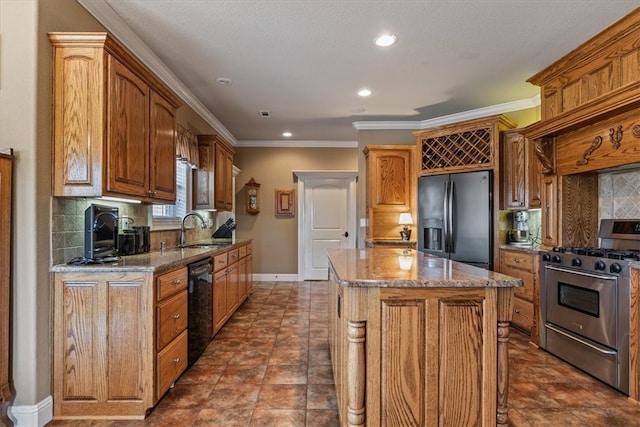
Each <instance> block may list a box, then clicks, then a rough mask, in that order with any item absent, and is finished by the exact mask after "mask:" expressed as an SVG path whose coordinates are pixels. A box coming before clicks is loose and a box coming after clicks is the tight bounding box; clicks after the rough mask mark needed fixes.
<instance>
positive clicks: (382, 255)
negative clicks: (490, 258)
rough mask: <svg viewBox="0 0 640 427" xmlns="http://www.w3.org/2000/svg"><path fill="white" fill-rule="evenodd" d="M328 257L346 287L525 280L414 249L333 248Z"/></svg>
mask: <svg viewBox="0 0 640 427" xmlns="http://www.w3.org/2000/svg"><path fill="white" fill-rule="evenodd" d="M328 255H329V268H331V270H332V271H333V273H334V275H335V277H336V280H337V282H338V283H339V284H340V285H342V286H356V287H416V288H418V287H471V288H473V287H519V286H522V280H521V279H518V278H515V277H511V276H507V275H504V274H500V273H496V272H493V271H488V270H484V269H481V268H478V267H474V266H471V265H468V264H462V263H459V262H456V261H451V260H449V259H446V258H440V257H437V256H434V255H430V254H426V253H423V252H420V251H416V250H413V249H400V248H398V249H390V248H369V249H330V250H328ZM401 267H402V268H401ZM404 268H406V269H404Z"/></svg>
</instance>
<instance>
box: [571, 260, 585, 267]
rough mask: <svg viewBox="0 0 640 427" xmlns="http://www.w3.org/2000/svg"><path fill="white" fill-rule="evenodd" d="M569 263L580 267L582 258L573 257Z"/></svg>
mask: <svg viewBox="0 0 640 427" xmlns="http://www.w3.org/2000/svg"><path fill="white" fill-rule="evenodd" d="M571 265H572V266H574V267H580V266H581V265H582V260H581V259H580V258H574V259H572V260H571Z"/></svg>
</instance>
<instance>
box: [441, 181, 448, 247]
mask: <svg viewBox="0 0 640 427" xmlns="http://www.w3.org/2000/svg"><path fill="white" fill-rule="evenodd" d="M443 212H444V221H442V228H443V230H442V231H443V236H442V241H443V243H444V252H445V253H449V181H447V182H445V183H444V210H443Z"/></svg>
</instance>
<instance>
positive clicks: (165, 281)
mask: <svg viewBox="0 0 640 427" xmlns="http://www.w3.org/2000/svg"><path fill="white" fill-rule="evenodd" d="M188 274H189V273H188V269H187V267H182V268H179V269H177V270H173V271H170V272H168V273H164V274H161V275H159V276H156V278H155V282H156V317H155V319H156V325H155V326H156V327H155V330H156V351H157V355H156V366H155V368H156V390H155V392H156V395H155V397H156V402H157V401H158V400H160V399H161V398H162V396H164V394H165V393H166V392H167V390H169V388H170V387H171V385H172V384H173V383H174V382H176V380H177V379H178V378H179V377H180V375H182V373H183V372H184V371H185V369H187V351H188V346H187V344H188V341H187V337H188V332H187V326H188V323H189V322H188V319H189V317H188V316H189V312H188V294H187V283H188Z"/></svg>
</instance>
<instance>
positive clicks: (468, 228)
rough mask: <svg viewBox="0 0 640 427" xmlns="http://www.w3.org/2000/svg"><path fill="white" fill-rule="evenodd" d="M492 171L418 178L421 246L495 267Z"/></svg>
mask: <svg viewBox="0 0 640 427" xmlns="http://www.w3.org/2000/svg"><path fill="white" fill-rule="evenodd" d="M492 195H493V175H492V172H491V171H480V172H464V173H454V174H448V175H435V176H423V177H420V178H419V180H418V218H419V225H418V227H419V228H418V230H417V231H418V249H419V250H421V251H423V252H428V253H431V254H434V255H438V256H441V257H445V258H450V259H452V260H455V261H459V262H463V263H466V264H471V265H475V266H477V267H481V268H485V269H488V270H492V269H493V229H492V218H493V202H492Z"/></svg>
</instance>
